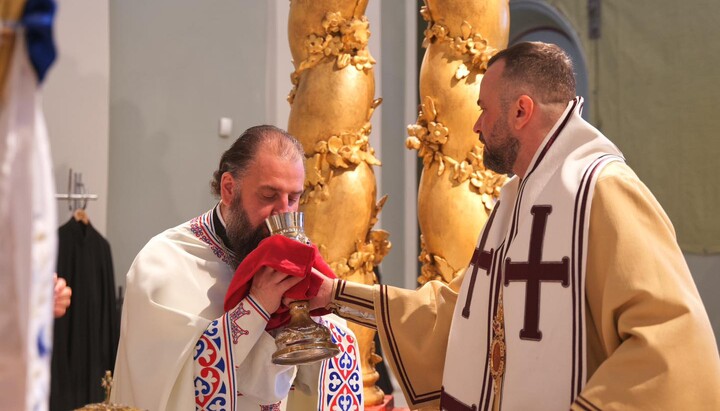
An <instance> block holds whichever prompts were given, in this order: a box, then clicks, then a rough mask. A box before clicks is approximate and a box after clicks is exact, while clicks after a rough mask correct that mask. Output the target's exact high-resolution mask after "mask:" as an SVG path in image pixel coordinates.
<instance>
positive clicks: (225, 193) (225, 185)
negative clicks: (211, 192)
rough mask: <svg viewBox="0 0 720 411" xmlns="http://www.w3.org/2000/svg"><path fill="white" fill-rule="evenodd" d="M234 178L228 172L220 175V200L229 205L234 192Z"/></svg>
mask: <svg viewBox="0 0 720 411" xmlns="http://www.w3.org/2000/svg"><path fill="white" fill-rule="evenodd" d="M235 189H236V187H235V178H234V177H233V176H232V174H230V173H229V172H227V171H226V172H224V173H223V174H222V176H221V177H220V202H221V203H222V204H223V205H224V206H226V207H229V206H230V204H231V203H232V199H233V195H234V194H235Z"/></svg>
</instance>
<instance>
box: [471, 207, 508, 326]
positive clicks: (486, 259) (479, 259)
mask: <svg viewBox="0 0 720 411" xmlns="http://www.w3.org/2000/svg"><path fill="white" fill-rule="evenodd" d="M499 207H500V202H499V201H498V202H497V204H495V208H493V211H492V213H490V217H489V218H488V221H487V223H486V224H485V229H484V230H483V235H482V238H480V245H478V247H477V248H476V249H475V251H473V255H472V258H470V264H472V265H473V270H472V275H470V286H469V287H468V293H467V297H466V298H465V307H463V310H462V316H463V317H465V318H470V304H471V303H472V295H473V290H474V289H475V280H476V279H477V273H478V269H480V268H482V269H483V270H485V271H486V273H487V274H490V263H491V262H492V259H493V255H494V254H495V250H493V249H492V248H491V249H490V251H485V250H484V249H485V242H486V241H487V237H488V233H490V227H491V226H492V222H493V219H494V218H495V211H496V210H497V209H498V208H499Z"/></svg>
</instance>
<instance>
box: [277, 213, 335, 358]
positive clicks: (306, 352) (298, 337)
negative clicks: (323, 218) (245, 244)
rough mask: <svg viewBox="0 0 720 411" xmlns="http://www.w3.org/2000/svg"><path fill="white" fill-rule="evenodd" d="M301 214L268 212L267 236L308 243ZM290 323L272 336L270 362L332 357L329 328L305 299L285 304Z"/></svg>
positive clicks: (333, 353) (333, 350) (332, 350)
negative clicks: (274, 347) (315, 317)
mask: <svg viewBox="0 0 720 411" xmlns="http://www.w3.org/2000/svg"><path fill="white" fill-rule="evenodd" d="M303 222H304V220H303V213H302V212H299V211H297V212H294V211H290V212H287V213H282V214H275V215H271V216H270V217H268V218H267V219H266V220H265V224H266V225H267V227H268V229H269V230H270V235H274V234H281V235H284V236H285V237H288V238H292V239H293V240H297V241H300V242H301V243H304V244H310V240H309V239H308V238H307V236H306V235H305V230H304V229H303ZM289 308H290V322H289V323H288V325H286V326H285V327H284V328H282V329H280V331H278V333H277V335H275V344H277V347H278V349H277V351H275V353H273V355H272V362H273V363H275V364H282V365H298V364H308V363H311V362H315V361H321V360H324V359H327V358H332V357H334V356H336V355H337V354H338V353H339V352H340V349H339V348H338V346H337V344H334V343H333V342H332V338H331V336H330V330H328V329H327V328H326V327H323V326H322V325H320V324H318V323H316V322H315V321H313V320H312V319H311V318H310V310H309V303H308V301H302V300H298V301H293V302H291V303H290V304H289Z"/></svg>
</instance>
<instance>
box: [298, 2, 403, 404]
mask: <svg viewBox="0 0 720 411" xmlns="http://www.w3.org/2000/svg"><path fill="white" fill-rule="evenodd" d="M366 6H367V1H355V0H345V1H342V0H291V2H290V16H289V23H288V31H289V40H290V51H291V53H292V57H293V64H294V66H295V72H294V73H292V75H291V81H292V84H293V89H292V91H291V92H290V95H289V96H288V101H289V102H290V104H291V109H290V119H289V122H288V131H289V132H290V133H291V134H292V135H294V136H296V137H297V138H298V139H299V140H300V141H301V142H302V144H303V147H304V149H305V156H306V157H307V161H306V174H307V177H306V181H305V193H304V194H303V197H302V199H301V209H302V211H303V212H304V213H305V216H306V217H305V221H306V222H305V231H306V233H307V235H308V237H309V238H310V239H311V240H312V241H313V242H314V243H315V244H317V245H318V248H319V249H320V252H321V254H322V256H323V257H324V258H325V260H326V261H327V262H328V263H329V265H330V267H331V268H332V269H333V271H334V272H335V273H336V274H338V276H340V277H341V278H344V279H346V280H350V281H356V282H360V283H364V284H373V283H375V282H376V278H375V274H374V272H373V268H374V267H375V266H376V265H377V264H379V263H380V261H381V260H382V259H383V257H384V256H385V255H386V254H387V253H388V251H389V249H390V243H389V241H388V233H387V232H385V231H381V230H371V228H372V227H373V226H374V225H375V223H376V222H377V215H378V213H379V212H380V209H381V208H382V204H383V203H384V202H385V198H383V199H381V200H380V201H379V202H378V203H377V204H376V203H375V197H376V183H375V174H374V173H373V170H372V168H371V166H373V165H380V162H379V161H378V160H377V159H376V158H375V156H374V150H373V149H372V147H370V144H369V139H368V138H369V135H370V131H371V126H370V117H371V116H372V113H373V111H374V110H375V108H376V107H377V106H378V105H379V104H380V102H381V99H375V98H374V94H375V79H374V76H373V65H374V64H375V60H373V58H372V57H371V56H370V53H369V52H368V49H367V44H368V38H369V37H370V31H369V25H368V21H367V18H366V17H365V16H364V13H365V8H366ZM350 327H351V329H352V330H353V332H354V333H355V336H356V337H357V339H358V344H359V345H360V361H361V366H362V372H363V384H364V387H365V392H364V393H365V404H366V405H368V406H370V405H376V404H379V403H381V402H382V400H383V396H384V394H383V392H382V390H380V389H379V388H378V387H377V386H375V382H376V381H377V380H378V377H379V375H378V373H377V371H375V364H376V363H377V362H379V361H380V357H379V356H377V355H376V354H375V347H374V343H373V340H374V335H375V332H374V331H373V330H371V329H369V328H365V327H361V326H357V325H355V324H350Z"/></svg>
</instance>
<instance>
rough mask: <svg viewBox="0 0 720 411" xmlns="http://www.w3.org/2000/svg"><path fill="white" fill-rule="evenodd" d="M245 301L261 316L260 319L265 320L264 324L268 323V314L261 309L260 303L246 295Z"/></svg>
mask: <svg viewBox="0 0 720 411" xmlns="http://www.w3.org/2000/svg"><path fill="white" fill-rule="evenodd" d="M245 299H246V300H247V302H248V304H249V305H250V307H252V308H253V309H254V310H255V311H257V312H258V314H260V316H261V317H262V318H264V319H265V322H268V321H270V314H268V312H267V311H265V309H264V308H263V307H262V305H260V303H259V302H257V301H256V300H255V299H254V298H253V297H252V295H250V294H248V295H247V297H245Z"/></svg>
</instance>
